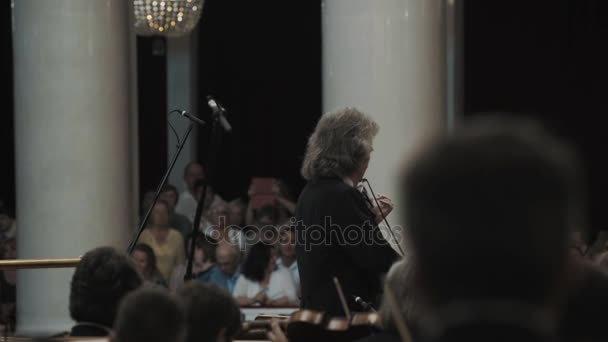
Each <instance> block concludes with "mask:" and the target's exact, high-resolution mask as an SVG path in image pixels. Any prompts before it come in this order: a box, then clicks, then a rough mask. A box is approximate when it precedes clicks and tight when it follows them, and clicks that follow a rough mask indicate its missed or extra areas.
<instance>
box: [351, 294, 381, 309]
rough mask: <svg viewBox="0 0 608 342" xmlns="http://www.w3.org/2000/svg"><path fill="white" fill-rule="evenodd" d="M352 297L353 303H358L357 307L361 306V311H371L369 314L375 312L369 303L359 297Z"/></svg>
mask: <svg viewBox="0 0 608 342" xmlns="http://www.w3.org/2000/svg"><path fill="white" fill-rule="evenodd" d="M354 297H355V302H356V303H359V305H361V307H363V309H365V310H367V311H371V312H376V309H374V307H373V306H372V305H371V304H370V303H368V302H366V301H364V300H363V299H361V297H359V296H354Z"/></svg>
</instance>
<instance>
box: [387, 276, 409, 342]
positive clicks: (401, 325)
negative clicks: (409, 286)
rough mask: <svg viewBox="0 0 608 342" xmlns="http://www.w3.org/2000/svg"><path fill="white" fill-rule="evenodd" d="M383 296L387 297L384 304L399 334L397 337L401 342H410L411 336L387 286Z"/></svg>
mask: <svg viewBox="0 0 608 342" xmlns="http://www.w3.org/2000/svg"><path fill="white" fill-rule="evenodd" d="M384 295H385V296H386V297H387V298H386V299H387V301H386V303H387V304H388V306H389V309H390V313H391V317H392V318H393V322H395V325H396V326H397V331H398V332H399V336H400V337H401V341H403V342H412V334H411V332H410V330H409V329H408V327H407V325H406V324H405V320H404V319H403V316H401V311H400V310H399V307H398V306H397V299H396V298H395V294H394V293H393V290H392V289H391V288H390V287H389V286H388V285H386V286H384Z"/></svg>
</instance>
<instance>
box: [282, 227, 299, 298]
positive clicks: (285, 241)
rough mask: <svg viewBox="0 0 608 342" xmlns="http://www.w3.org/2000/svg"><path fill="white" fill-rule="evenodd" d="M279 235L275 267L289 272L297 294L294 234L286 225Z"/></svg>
mask: <svg viewBox="0 0 608 342" xmlns="http://www.w3.org/2000/svg"><path fill="white" fill-rule="evenodd" d="M279 233H280V240H279V258H278V259H277V266H278V267H279V268H284V269H286V270H288V271H289V274H291V279H292V280H293V284H294V286H295V287H296V291H297V292H298V293H299V292H300V272H299V271H298V261H297V260H296V233H295V231H294V230H293V229H291V227H289V226H288V225H283V226H282V227H281V229H280V230H279Z"/></svg>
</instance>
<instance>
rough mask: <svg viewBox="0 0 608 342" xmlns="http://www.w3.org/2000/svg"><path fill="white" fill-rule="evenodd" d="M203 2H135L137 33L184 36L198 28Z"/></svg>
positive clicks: (187, 0)
mask: <svg viewBox="0 0 608 342" xmlns="http://www.w3.org/2000/svg"><path fill="white" fill-rule="evenodd" d="M202 10H203V0H133V11H134V14H135V32H136V33H137V34H140V35H164V36H180V35H184V34H186V33H188V32H190V31H192V29H193V28H194V27H195V26H196V24H197V23H198V21H199V19H200V17H201V12H202Z"/></svg>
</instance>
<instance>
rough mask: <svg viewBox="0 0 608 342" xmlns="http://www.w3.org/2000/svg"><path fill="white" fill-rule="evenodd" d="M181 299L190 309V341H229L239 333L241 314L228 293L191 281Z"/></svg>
mask: <svg viewBox="0 0 608 342" xmlns="http://www.w3.org/2000/svg"><path fill="white" fill-rule="evenodd" d="M177 296H178V299H179V300H180V301H181V302H182V303H183V305H184V307H185V309H186V322H187V329H186V331H187V333H186V335H187V337H186V342H228V341H232V340H233V339H234V337H235V336H236V334H237V333H238V332H239V329H240V327H241V313H240V311H239V307H238V306H237V304H236V303H235V301H234V299H232V297H231V296H230V294H229V293H228V292H226V290H224V289H222V288H220V287H218V286H215V285H211V284H202V283H198V282H190V283H188V284H186V285H185V286H184V287H182V288H181V289H179V291H178V292H177Z"/></svg>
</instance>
